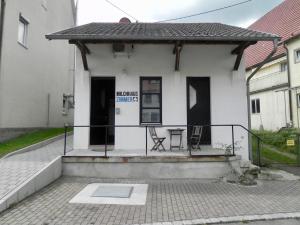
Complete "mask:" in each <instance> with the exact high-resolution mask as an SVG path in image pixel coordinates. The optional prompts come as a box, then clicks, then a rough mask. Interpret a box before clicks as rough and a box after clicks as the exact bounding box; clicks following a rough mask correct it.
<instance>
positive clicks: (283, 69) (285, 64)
mask: <svg viewBox="0 0 300 225" xmlns="http://www.w3.org/2000/svg"><path fill="white" fill-rule="evenodd" d="M287 67H288V64H287V62H283V63H280V72H284V71H287Z"/></svg>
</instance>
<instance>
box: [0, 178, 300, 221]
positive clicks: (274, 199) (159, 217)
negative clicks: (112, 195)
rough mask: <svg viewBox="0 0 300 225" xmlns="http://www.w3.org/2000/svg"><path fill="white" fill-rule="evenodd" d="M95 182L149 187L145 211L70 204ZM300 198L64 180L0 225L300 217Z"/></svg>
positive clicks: (278, 185) (156, 183) (272, 185)
mask: <svg viewBox="0 0 300 225" xmlns="http://www.w3.org/2000/svg"><path fill="white" fill-rule="evenodd" d="M94 182H108V183H147V184H149V188H148V195H147V201H146V205H144V206H124V205H92V204H70V203H68V202H69V201H70V200H71V199H72V198H73V197H74V196H75V195H76V194H77V193H78V192H80V191H81V190H82V189H83V188H84V187H85V186H86V185H87V184H89V183H94ZM299 196H300V182H299V181H264V182H263V183H262V184H260V185H259V186H257V187H241V186H237V185H233V184H228V183H224V182H221V181H217V180H215V181H214V180H144V181H142V180H109V179H105V180H101V179H92V178H76V177H62V178H60V179H59V180H57V181H56V182H54V183H53V184H51V185H49V186H48V187H46V188H44V189H42V190H41V191H40V192H38V193H36V194H34V195H33V196H31V197H29V198H27V199H25V200H24V201H22V202H21V203H19V204H18V205H16V206H14V207H13V208H11V209H9V210H7V211H5V212H3V213H2V214H1V215H0V224H1V225H3V224H5V225H8V224H9V225H13V224H22V225H25V224H30V225H35V224H40V225H42V224H43V225H46V224H47V225H50V224H51V225H52V224H59V225H71V224H72V225H79V224H81V225H83V224H105V225H119V224H144V223H158V222H173V223H172V224H176V223H174V221H182V220H194V219H201V218H215V217H228V216H242V215H262V214H275V213H287V212H300V201H299ZM156 225H158V224H156ZM170 225H171V224H170Z"/></svg>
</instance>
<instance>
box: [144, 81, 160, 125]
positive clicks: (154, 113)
mask: <svg viewBox="0 0 300 225" xmlns="http://www.w3.org/2000/svg"><path fill="white" fill-rule="evenodd" d="M140 82H141V84H140V85H141V87H140V93H141V102H140V123H141V124H145V123H158V124H161V122H162V110H161V102H162V97H161V77H141V81H140Z"/></svg>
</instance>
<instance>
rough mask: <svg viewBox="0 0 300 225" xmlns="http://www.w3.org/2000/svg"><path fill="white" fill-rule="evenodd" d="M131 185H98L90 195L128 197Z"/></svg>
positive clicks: (131, 188)
mask: <svg viewBox="0 0 300 225" xmlns="http://www.w3.org/2000/svg"><path fill="white" fill-rule="evenodd" d="M132 191H133V186H99V187H98V188H97V189H96V190H95V191H94V192H93V194H92V197H103V198H130V196H131V193H132Z"/></svg>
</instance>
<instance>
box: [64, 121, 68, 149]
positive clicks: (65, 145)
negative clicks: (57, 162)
mask: <svg viewBox="0 0 300 225" xmlns="http://www.w3.org/2000/svg"><path fill="white" fill-rule="evenodd" d="M67 129H68V127H67V125H66V124H65V137H64V155H66V153H67Z"/></svg>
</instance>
